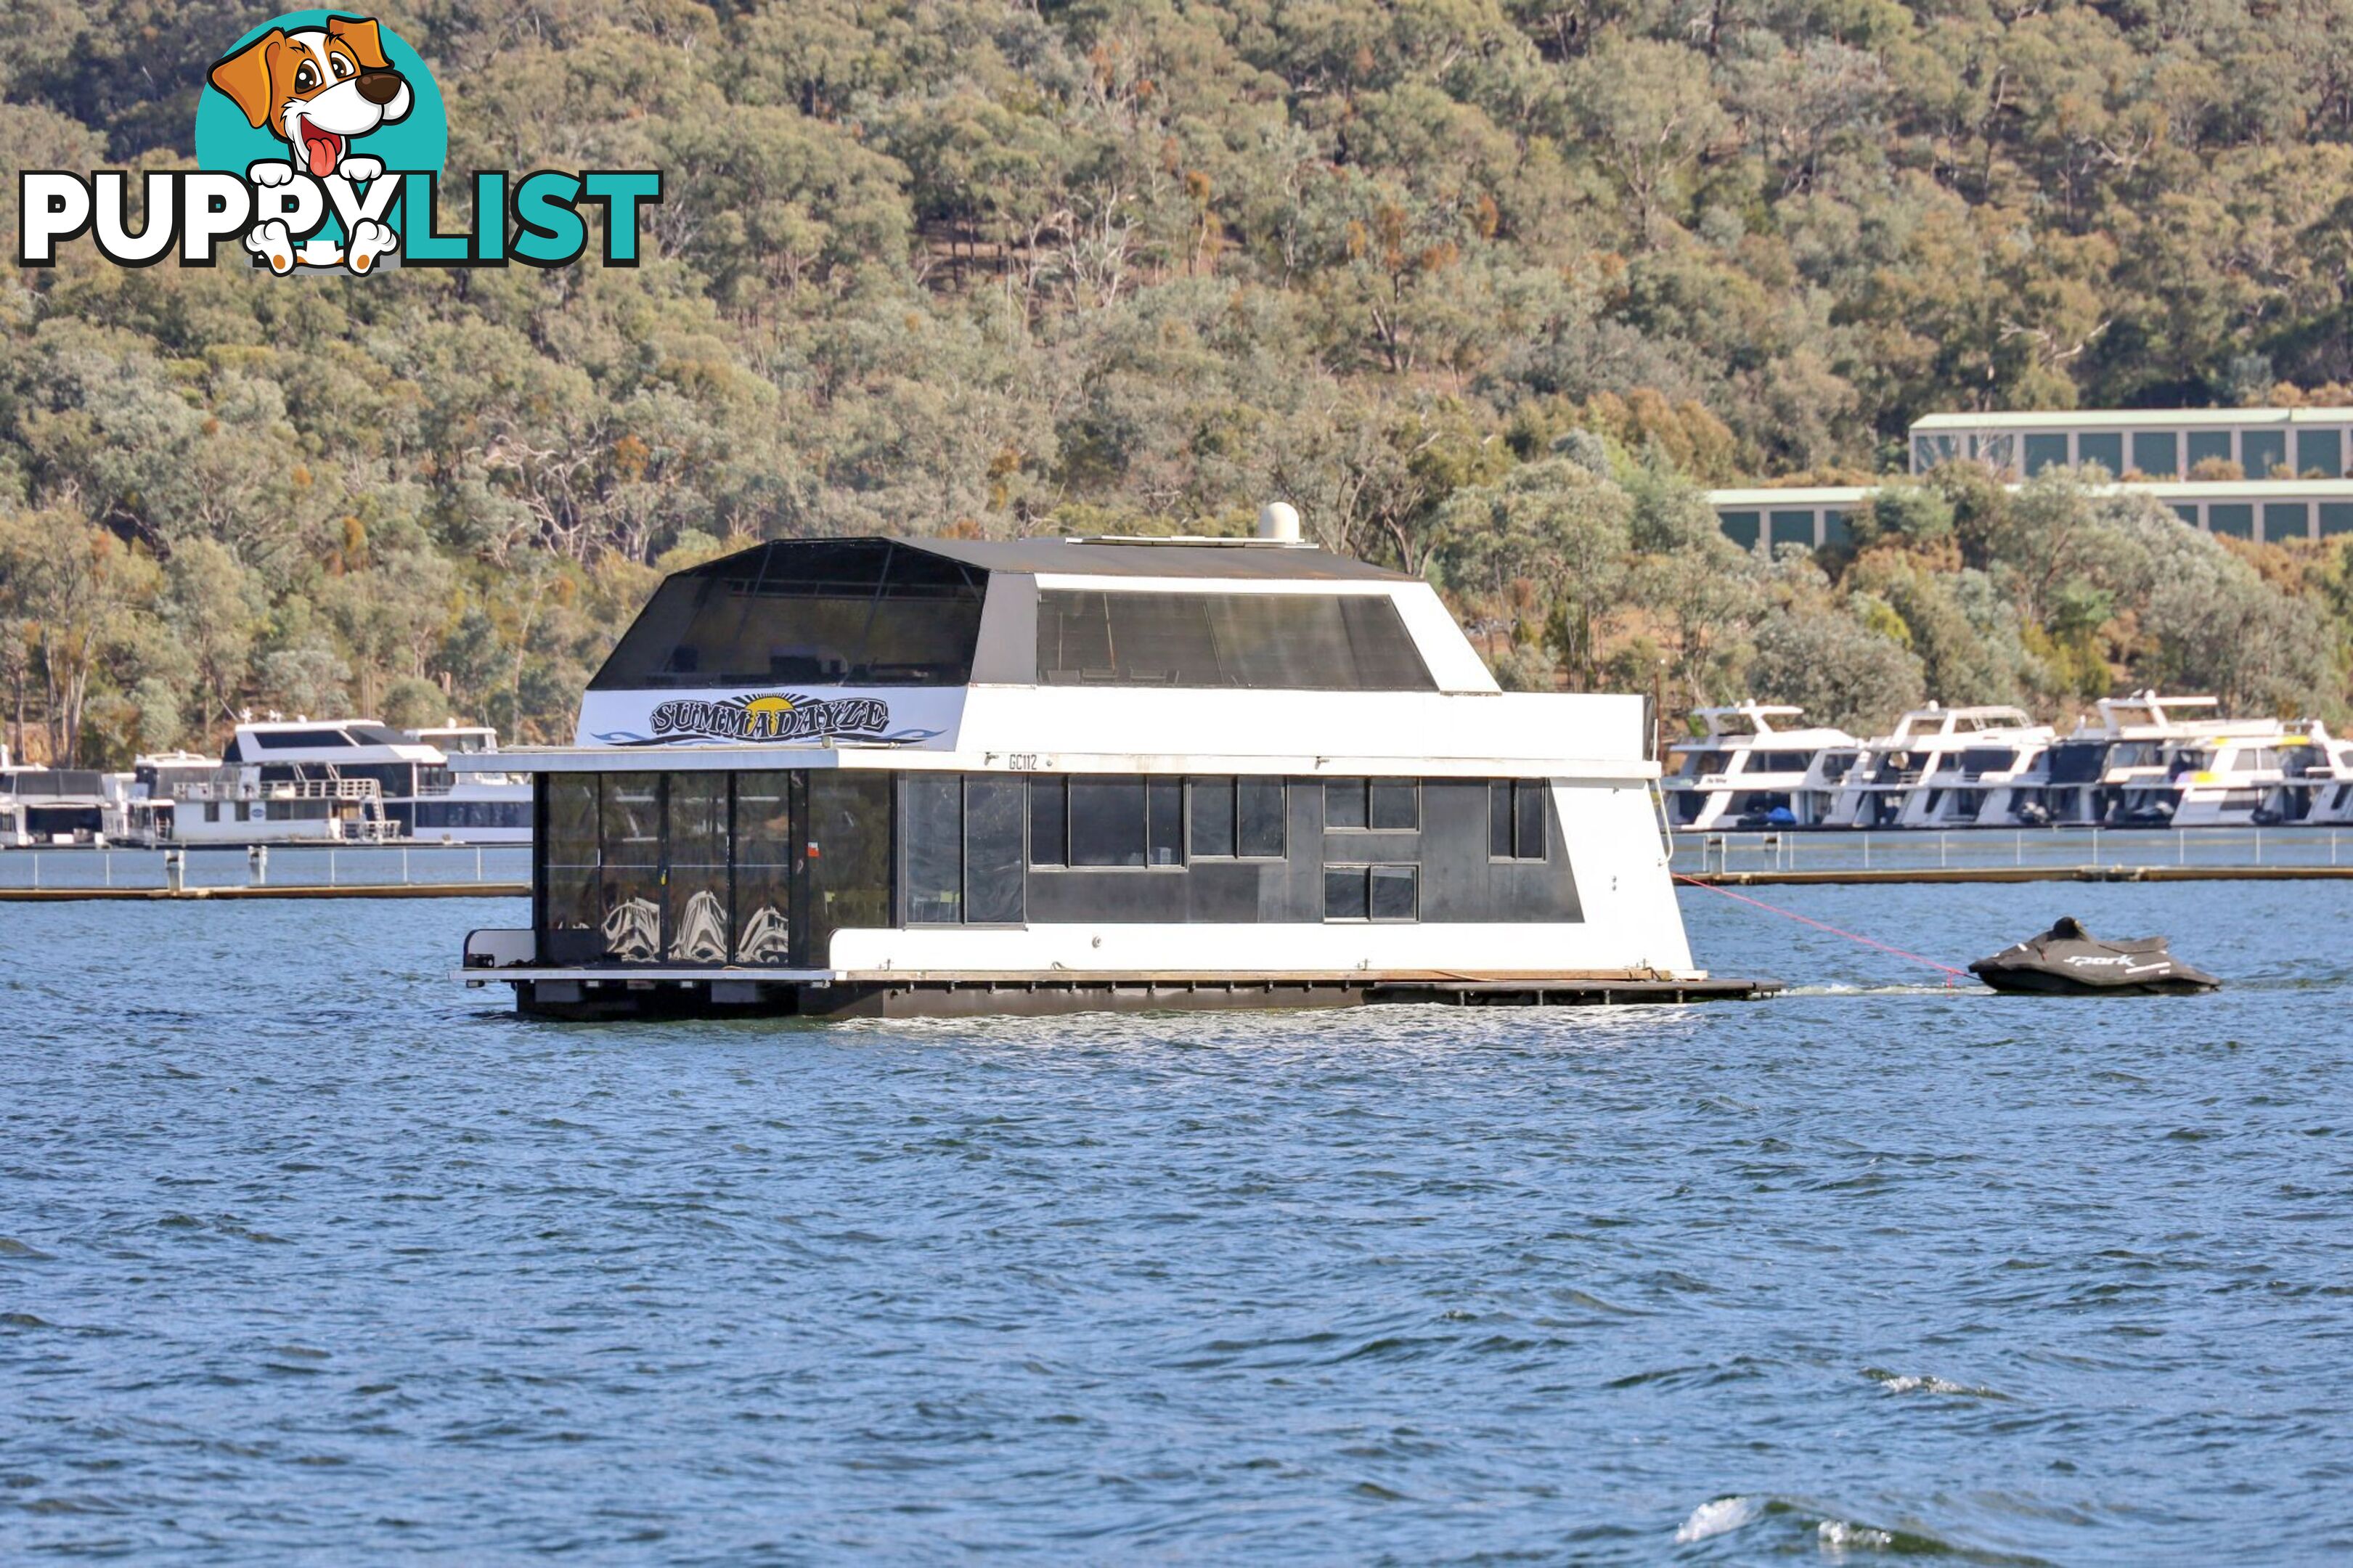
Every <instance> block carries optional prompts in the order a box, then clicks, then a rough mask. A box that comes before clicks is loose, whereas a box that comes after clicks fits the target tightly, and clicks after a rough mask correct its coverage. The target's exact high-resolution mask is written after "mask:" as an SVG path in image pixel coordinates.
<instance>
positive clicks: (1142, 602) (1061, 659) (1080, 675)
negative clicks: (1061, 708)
mask: <svg viewBox="0 0 2353 1568" xmlns="http://www.w3.org/2000/svg"><path fill="white" fill-rule="evenodd" d="M1038 678H1039V679H1040V680H1045V681H1054V682H1075V683H1085V684H1095V685H1105V686H1192V687H1243V688H1250V689H1274V690H1281V689H1289V690H1309V691H1429V690H1432V689H1435V686H1436V683H1435V682H1434V681H1432V680H1431V679H1430V671H1429V669H1428V668H1426V667H1424V665H1423V664H1422V662H1421V655H1420V653H1419V650H1417V649H1416V648H1415V647H1414V646H1413V639H1412V637H1409V635H1408V634H1407V632H1406V629H1405V623H1404V621H1403V620H1402V619H1400V618H1399V617H1398V612H1397V606H1396V605H1394V604H1392V603H1391V602H1390V601H1389V598H1388V595H1363V594H1345V595H1340V594H1103V593H1082V592H1073V591H1064V590H1057V589H1049V590H1047V591H1046V592H1043V593H1041V594H1039V595H1038Z"/></svg>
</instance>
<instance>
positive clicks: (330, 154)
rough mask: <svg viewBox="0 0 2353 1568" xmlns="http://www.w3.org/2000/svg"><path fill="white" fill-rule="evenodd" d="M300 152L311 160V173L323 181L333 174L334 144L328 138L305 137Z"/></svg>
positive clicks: (331, 139)
mask: <svg viewBox="0 0 2353 1568" xmlns="http://www.w3.org/2000/svg"><path fill="white" fill-rule="evenodd" d="M302 151H303V152H304V153H306V154H308V155H309V157H310V160H311V174H315V175H317V176H318V177H319V178H320V179H322V180H323V179H325V178H326V177H327V176H328V175H329V174H333V173H334V172H335V142H334V139H333V138H332V137H330V136H305V137H304V138H302Z"/></svg>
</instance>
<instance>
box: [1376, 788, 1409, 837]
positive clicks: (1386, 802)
mask: <svg viewBox="0 0 2353 1568" xmlns="http://www.w3.org/2000/svg"><path fill="white" fill-rule="evenodd" d="M1372 821H1373V827H1374V830H1375V831H1377V832H1390V833H1410V832H1413V831H1415V830H1416V829H1418V828H1419V827H1420V826H1421V786H1420V785H1419V784H1416V783H1415V782H1414V781H1413V780H1411V779H1375V780H1374V781H1373V812H1372Z"/></svg>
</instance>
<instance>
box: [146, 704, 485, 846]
mask: <svg viewBox="0 0 2353 1568" xmlns="http://www.w3.org/2000/svg"><path fill="white" fill-rule="evenodd" d="M445 748H447V749H445ZM451 749H454V750H458V751H462V752H466V753H468V754H470V755H473V756H476V757H487V756H494V755H495V754H496V753H497V752H498V733H497V731H494V730H491V729H490V728H489V727H487V726H484V725H466V724H459V723H457V722H456V721H454V720H453V721H451V722H450V723H449V724H448V725H446V726H440V727H436V728H431V729H426V730H421V731H400V730H394V729H390V728H387V727H386V726H385V725H383V724H379V723H377V722H376V721H374V720H370V719H337V720H311V719H291V720H288V719H280V718H278V717H277V716H275V715H272V716H271V717H269V718H268V719H262V720H255V719H251V718H248V719H247V720H245V721H242V722H240V723H239V724H238V725H237V731H236V733H235V735H234V736H233V737H232V738H231V740H230V741H229V743H228V745H227V748H226V749H225V751H224V752H223V753H222V755H221V757H220V758H219V759H218V760H214V759H210V758H204V757H197V756H195V755H193V754H190V753H173V754H171V755H168V756H162V757H152V758H149V757H142V758H141V759H140V760H139V763H138V765H137V766H136V768H135V769H134V774H133V776H134V778H135V779H136V780H137V783H136V784H135V785H134V789H133V793H134V796H136V797H137V798H134V800H133V803H132V811H133V817H134V823H135V824H136V825H137V826H138V828H139V837H140V838H141V841H142V842H145V843H154V844H162V843H165V842H170V843H175V844H180V845H215V846H239V845H253V844H306V843H318V844H389V843H422V844H523V843H527V842H529V841H530V838H531V784H530V782H529V781H528V780H526V779H522V778H516V777H509V776H506V775H503V774H501V773H498V772H496V771H495V770H494V769H491V768H484V769H482V770H481V771H480V772H478V773H470V774H468V775H467V776H466V777H465V778H464V779H458V778H456V777H454V776H453V775H452V773H451V772H450V769H449V755H450V750H451Z"/></svg>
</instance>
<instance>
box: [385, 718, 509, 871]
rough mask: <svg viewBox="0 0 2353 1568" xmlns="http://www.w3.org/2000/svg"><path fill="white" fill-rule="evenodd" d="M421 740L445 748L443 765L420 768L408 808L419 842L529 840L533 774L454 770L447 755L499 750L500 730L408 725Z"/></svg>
mask: <svg viewBox="0 0 2353 1568" xmlns="http://www.w3.org/2000/svg"><path fill="white" fill-rule="evenodd" d="M404 733H405V734H406V738H407V739H408V740H410V741H412V742H415V743H417V745H420V746H430V747H431V748H433V749H434V750H435V751H437V752H440V753H441V754H442V757H443V759H444V761H443V762H442V763H441V765H439V766H438V767H435V766H427V767H424V768H421V769H419V770H418V772H417V795H416V799H415V801H414V803H413V804H412V805H411V809H410V813H409V832H410V836H411V837H414V838H415V839H416V840H417V842H418V843H420V844H528V843H530V842H531V780H530V779H529V778H528V777H526V776H524V775H523V774H521V773H502V772H495V771H491V770H490V768H489V767H488V765H487V764H478V765H479V766H480V771H473V770H470V771H469V772H467V773H465V774H463V775H462V776H461V775H459V774H457V773H453V772H452V771H451V770H450V768H449V766H448V761H447V759H448V758H450V757H470V758H481V757H487V756H491V755H493V754H495V753H496V752H497V751H498V749H499V732H498V731H496V730H494V729H492V728H491V726H489V725H488V724H460V723H459V722H458V721H456V720H455V719H452V720H450V721H448V723H446V724H437V725H432V726H429V727H427V728H425V729H420V730H410V731H404Z"/></svg>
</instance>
